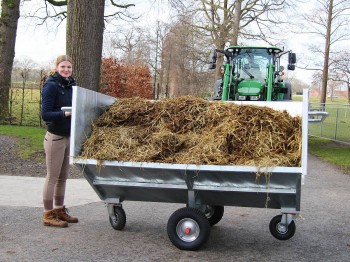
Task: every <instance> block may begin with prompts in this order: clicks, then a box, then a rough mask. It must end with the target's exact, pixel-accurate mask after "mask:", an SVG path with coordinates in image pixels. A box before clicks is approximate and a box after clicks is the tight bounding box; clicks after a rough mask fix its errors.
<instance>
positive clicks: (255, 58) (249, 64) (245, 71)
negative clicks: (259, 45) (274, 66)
mask: <svg viewBox="0 0 350 262" xmlns="http://www.w3.org/2000/svg"><path fill="white" fill-rule="evenodd" d="M234 63H235V69H236V70H235V71H236V72H235V73H236V74H238V75H239V76H240V78H244V79H247V78H250V79H257V80H259V81H260V82H264V81H265V79H266V77H267V69H268V68H267V67H268V65H269V64H270V63H273V61H272V55H270V54H268V52H267V51H266V49H241V50H240V53H239V54H238V55H237V56H236V57H235V58H234Z"/></svg>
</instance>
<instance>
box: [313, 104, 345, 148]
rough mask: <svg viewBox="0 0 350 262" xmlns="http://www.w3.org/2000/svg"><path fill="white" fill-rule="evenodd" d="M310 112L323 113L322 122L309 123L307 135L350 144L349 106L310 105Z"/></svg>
mask: <svg viewBox="0 0 350 262" xmlns="http://www.w3.org/2000/svg"><path fill="white" fill-rule="evenodd" d="M309 110H310V111H325V112H327V113H328V116H327V117H326V118H325V119H324V121H322V122H314V123H313V122H310V123H309V135H311V136H316V137H322V138H327V139H331V140H336V141H339V142H343V143H346V144H350V104H333V103H326V104H320V103H310V108H309Z"/></svg>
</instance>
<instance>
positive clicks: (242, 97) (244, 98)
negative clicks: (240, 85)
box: [238, 96, 247, 100]
mask: <svg viewBox="0 0 350 262" xmlns="http://www.w3.org/2000/svg"><path fill="white" fill-rule="evenodd" d="M238 100H247V97H246V96H238Z"/></svg>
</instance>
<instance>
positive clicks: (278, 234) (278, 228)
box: [269, 215, 296, 240]
mask: <svg viewBox="0 0 350 262" xmlns="http://www.w3.org/2000/svg"><path fill="white" fill-rule="evenodd" d="M281 220H282V215H278V216H275V217H274V218H272V219H271V221H270V226H269V227H270V232H271V234H272V235H273V236H274V237H275V238H277V239H279V240H288V239H290V238H291V237H293V236H294V234H295V228H296V227H295V223H294V220H292V221H291V223H290V224H289V225H288V227H286V226H285V225H283V224H282V223H281Z"/></svg>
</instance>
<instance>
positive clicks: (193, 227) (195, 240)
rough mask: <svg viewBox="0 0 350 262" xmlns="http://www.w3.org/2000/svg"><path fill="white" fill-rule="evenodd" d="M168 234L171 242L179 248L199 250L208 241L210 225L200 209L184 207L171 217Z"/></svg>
mask: <svg viewBox="0 0 350 262" xmlns="http://www.w3.org/2000/svg"><path fill="white" fill-rule="evenodd" d="M167 232H168V236H169V239H170V241H171V242H172V243H173V244H174V246H176V247H177V248H179V249H182V250H197V249H199V248H200V247H201V246H202V245H203V244H204V243H205V242H206V241H207V240H208V237H209V234H210V224H209V221H208V219H207V218H206V216H205V215H204V214H203V213H202V212H201V211H200V210H199V209H196V208H191V207H184V208H180V209H178V210H177V211H175V212H174V213H173V214H172V215H171V216H170V218H169V220H168V225H167Z"/></svg>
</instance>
